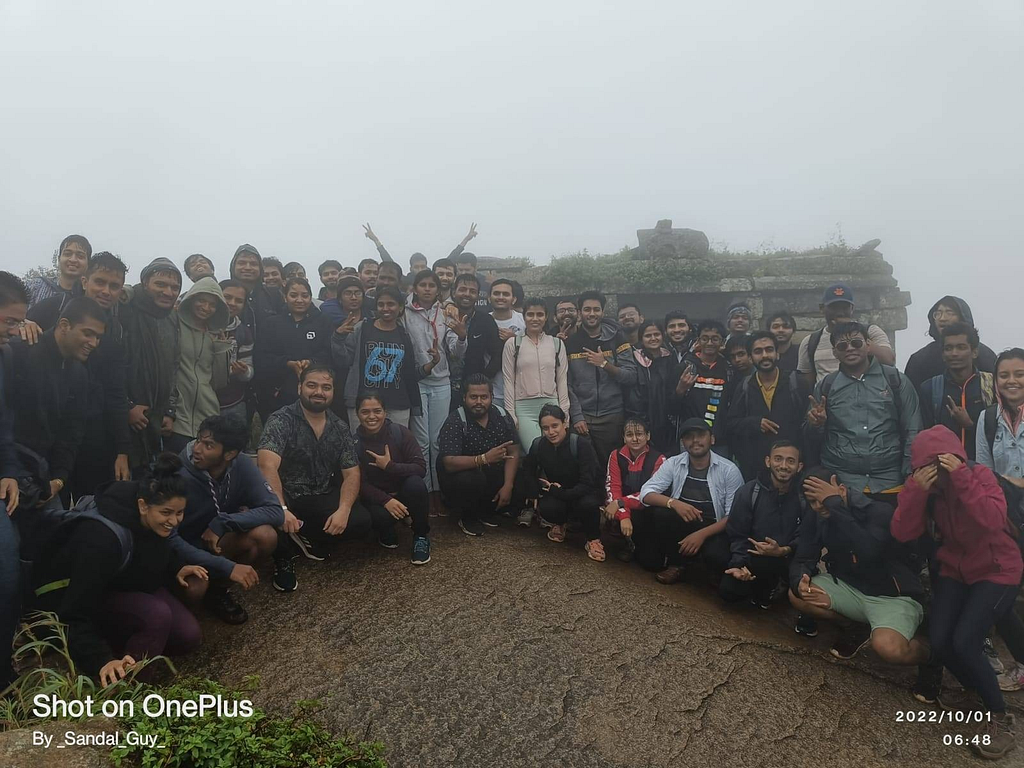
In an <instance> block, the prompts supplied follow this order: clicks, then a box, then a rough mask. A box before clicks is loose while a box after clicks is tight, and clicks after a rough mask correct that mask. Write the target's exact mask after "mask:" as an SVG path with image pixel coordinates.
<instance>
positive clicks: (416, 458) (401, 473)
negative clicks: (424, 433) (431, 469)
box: [355, 419, 427, 507]
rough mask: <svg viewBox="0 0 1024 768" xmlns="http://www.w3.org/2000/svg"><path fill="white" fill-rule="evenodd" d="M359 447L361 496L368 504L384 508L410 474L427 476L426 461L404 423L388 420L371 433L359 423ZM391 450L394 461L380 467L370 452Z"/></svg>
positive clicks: (357, 434)
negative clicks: (372, 458) (382, 467)
mask: <svg viewBox="0 0 1024 768" xmlns="http://www.w3.org/2000/svg"><path fill="white" fill-rule="evenodd" d="M355 437H356V440H357V441H358V447H359V451H358V453H359V472H360V483H359V497H360V498H361V499H362V500H363V501H364V502H366V503H367V504H373V505H378V506H381V507H383V506H384V505H385V504H387V503H388V502H389V501H391V499H393V498H395V496H396V494H397V493H398V491H399V489H401V487H402V483H404V482H405V480H406V478H408V477H425V476H426V474H427V462H426V461H425V460H424V458H423V452H422V451H421V450H420V446H419V444H418V443H417V442H416V438H415V436H414V435H413V433H412V432H410V431H409V430H408V429H406V428H405V427H403V426H402V425H401V424H394V423H392V421H391V419H385V420H384V425H383V426H382V427H381V428H380V430H379V431H378V432H377V433H376V434H374V435H371V434H368V433H367V431H366V429H364V428H363V426H362V425H361V424H360V425H359V427H358V428H357V429H356V434H355ZM385 448H387V449H389V450H390V451H391V461H390V462H388V465H387V467H385V468H384V469H381V468H380V467H378V466H377V465H376V463H374V462H373V461H372V460H371V459H370V455H369V453H368V452H369V451H372V452H373V453H376V454H377V455H378V456H383V455H384V450H385Z"/></svg>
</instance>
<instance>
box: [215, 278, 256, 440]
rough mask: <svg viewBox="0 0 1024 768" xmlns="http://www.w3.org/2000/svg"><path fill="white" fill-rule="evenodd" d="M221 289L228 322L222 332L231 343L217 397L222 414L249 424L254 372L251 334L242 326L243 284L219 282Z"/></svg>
mask: <svg viewBox="0 0 1024 768" xmlns="http://www.w3.org/2000/svg"><path fill="white" fill-rule="evenodd" d="M220 290H221V293H222V294H223V296H224V303H225V304H226V305H227V308H228V324H227V326H225V328H224V334H225V336H226V337H227V341H228V343H229V344H230V345H231V346H230V350H229V352H228V361H229V368H228V379H227V383H226V384H225V385H224V386H222V387H220V388H219V389H217V400H218V401H219V402H220V412H221V415H232V416H235V417H237V418H239V419H241V420H242V421H243V422H245V423H246V424H248V423H249V407H248V403H247V402H246V401H247V399H248V394H249V384H250V382H252V379H253V376H254V374H255V371H256V369H255V367H254V366H253V362H252V354H253V346H254V345H253V338H252V333H251V332H250V331H249V329H248V328H246V327H245V326H244V325H242V312H244V311H245V299H246V292H245V286H244V285H242V284H241V283H240V282H238V281H237V280H231V279H230V278H229V279H227V280H221V281H220Z"/></svg>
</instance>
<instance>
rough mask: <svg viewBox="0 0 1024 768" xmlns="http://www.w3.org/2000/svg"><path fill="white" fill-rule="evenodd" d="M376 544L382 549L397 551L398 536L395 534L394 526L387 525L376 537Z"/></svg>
mask: <svg viewBox="0 0 1024 768" xmlns="http://www.w3.org/2000/svg"><path fill="white" fill-rule="evenodd" d="M377 543H378V544H380V545H381V546H382V547H384V549H398V534H397V533H395V526H393V525H389V526H388V527H387V528H386V529H385V530H384V531H383V532H381V533H380V535H378V536H377Z"/></svg>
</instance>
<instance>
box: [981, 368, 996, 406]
mask: <svg viewBox="0 0 1024 768" xmlns="http://www.w3.org/2000/svg"><path fill="white" fill-rule="evenodd" d="M978 384H979V386H980V387H981V402H982V403H984V404H985V406H986V407H988V406H990V405H993V404H994V403H995V401H996V390H995V376H993V375H992V374H991V373H990V372H989V371H978Z"/></svg>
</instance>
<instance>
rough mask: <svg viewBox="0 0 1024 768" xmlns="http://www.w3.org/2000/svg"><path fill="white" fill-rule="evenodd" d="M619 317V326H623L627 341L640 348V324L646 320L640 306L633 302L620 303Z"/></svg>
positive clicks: (634, 347) (635, 347)
mask: <svg viewBox="0 0 1024 768" xmlns="http://www.w3.org/2000/svg"><path fill="white" fill-rule="evenodd" d="M618 318H619V327H620V328H622V333H623V335H625V337H626V341H628V342H629V344H630V346H631V347H633V349H634V350H637V349H640V336H639V331H640V326H641V325H642V324H643V322H644V316H643V314H642V313H641V312H640V307H638V306H637V305H636V304H631V303H627V304H620V305H619V314H618Z"/></svg>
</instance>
